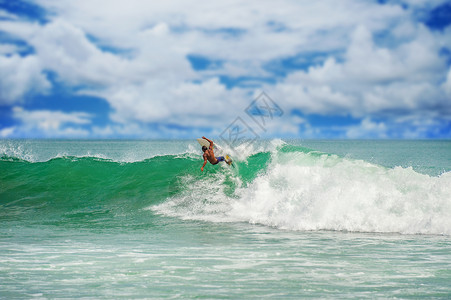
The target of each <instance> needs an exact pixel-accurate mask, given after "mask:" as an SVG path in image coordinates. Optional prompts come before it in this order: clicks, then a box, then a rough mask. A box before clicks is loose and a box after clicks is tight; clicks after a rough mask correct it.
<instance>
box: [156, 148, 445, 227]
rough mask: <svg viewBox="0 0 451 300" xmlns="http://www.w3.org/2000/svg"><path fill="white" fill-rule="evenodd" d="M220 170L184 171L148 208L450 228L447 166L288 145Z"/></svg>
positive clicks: (219, 217) (215, 217)
mask: <svg viewBox="0 0 451 300" xmlns="http://www.w3.org/2000/svg"><path fill="white" fill-rule="evenodd" d="M227 171H228V172H223V173H215V174H213V176H210V177H209V178H205V179H203V180H200V181H198V180H193V179H192V178H190V177H187V178H185V181H186V182H187V183H186V189H184V190H183V192H182V193H181V195H176V196H174V197H172V198H171V199H168V201H166V202H164V203H162V204H160V205H157V206H153V207H152V209H153V210H155V211H157V212H160V213H163V214H167V215H171V216H177V217H181V218H187V219H199V220H207V221H216V222H230V221H244V222H250V223H254V224H262V225H267V226H272V227H276V228H280V229H286V230H336V231H358V232H385V233H394V232H396V233H403V234H445V235H450V234H451V173H450V172H448V173H444V174H442V175H440V176H437V177H433V176H429V175H425V174H420V173H418V172H415V171H414V170H413V169H412V168H411V167H409V168H401V167H395V168H386V167H382V166H379V165H375V164H371V163H368V162H365V161H363V160H352V159H346V158H342V157H338V156H336V155H328V154H324V153H319V152H316V151H312V150H309V149H306V148H303V147H296V146H290V145H284V146H281V147H278V149H277V150H276V151H272V152H260V153H256V154H253V155H251V156H249V157H248V158H247V159H246V160H245V161H244V162H240V163H239V164H238V169H235V170H234V169H228V170H227ZM230 190H233V192H231V191H230Z"/></svg>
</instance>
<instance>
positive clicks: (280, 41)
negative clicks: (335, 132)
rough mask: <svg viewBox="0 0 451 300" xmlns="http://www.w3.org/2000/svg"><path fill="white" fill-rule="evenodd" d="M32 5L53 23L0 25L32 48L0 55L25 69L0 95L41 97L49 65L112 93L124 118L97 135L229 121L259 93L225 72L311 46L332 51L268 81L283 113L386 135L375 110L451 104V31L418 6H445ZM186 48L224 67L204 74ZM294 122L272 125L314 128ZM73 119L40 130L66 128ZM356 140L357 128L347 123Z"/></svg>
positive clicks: (255, 70) (250, 69)
mask: <svg viewBox="0 0 451 300" xmlns="http://www.w3.org/2000/svg"><path fill="white" fill-rule="evenodd" d="M35 2H36V3H38V4H40V5H42V6H43V7H44V8H45V9H47V10H49V11H50V12H51V13H50V14H49V15H48V18H49V22H48V23H47V24H44V25H40V24H37V23H30V22H24V21H18V20H13V18H9V20H6V21H5V20H3V21H0V26H1V27H2V30H4V31H6V32H9V33H10V34H12V35H15V36H17V37H20V38H22V39H24V40H25V41H27V42H28V43H29V44H30V45H31V46H32V47H33V48H34V49H35V52H36V53H35V54H33V55H32V56H28V57H25V58H22V57H19V56H10V57H7V56H3V57H0V67H1V66H2V65H4V66H7V67H6V68H1V69H0V72H3V70H6V72H8V74H9V72H11V71H12V67H11V66H17V65H18V66H22V69H20V68H19V72H17V73H18V74H22V75H20V76H16V77H14V76H9V75H7V74H3V73H2V77H1V78H0V83H1V84H2V93H4V95H5V96H4V97H2V100H1V101H4V102H5V103H6V104H14V103H19V102H20V99H22V98H23V97H24V95H26V94H27V93H28V92H30V91H36V92H38V93H42V92H45V91H46V90H48V89H49V88H50V83H49V82H48V80H47V79H46V78H45V76H44V75H43V73H42V70H51V71H54V72H56V73H57V74H58V80H61V81H62V82H63V83H65V84H69V85H72V86H77V87H81V90H79V93H80V94H88V95H95V96H99V97H101V98H104V99H106V100H107V101H108V102H109V104H110V105H111V107H112V108H113V109H114V112H113V113H112V114H111V118H112V120H113V121H114V122H116V123H118V124H115V125H111V126H106V127H103V128H100V127H96V128H95V130H94V131H96V133H97V134H98V135H109V134H111V132H118V133H120V132H122V133H123V134H125V133H126V132H141V133H142V134H144V131H145V126H141V125H140V124H154V123H159V124H161V125H163V126H168V127H167V128H169V127H170V126H169V125H177V126H181V127H193V126H194V127H202V126H211V127H214V128H216V129H217V128H224V126H226V125H227V124H228V123H229V122H231V121H232V120H233V119H234V118H235V117H236V116H237V115H238V114H239V113H242V111H243V110H244V108H245V107H246V106H247V105H248V104H249V103H250V102H251V101H252V100H253V99H252V96H251V94H252V91H253V89H254V88H253V87H252V86H249V87H244V86H241V87H235V88H233V89H227V88H226V87H225V85H224V84H222V83H221V81H220V80H219V78H220V76H227V77H240V76H241V77H245V78H246V77H247V78H251V79H252V78H259V77H271V76H272V77H276V76H275V75H274V74H271V72H269V71H268V70H267V69H265V67H264V66H265V64H267V63H268V62H271V61H273V60H276V61H278V60H282V59H284V58H287V57H294V56H300V57H302V55H303V54H305V55H306V56H308V55H310V54H312V53H322V55H323V56H326V57H328V58H327V59H326V60H325V61H324V62H322V63H320V64H319V65H315V66H311V67H310V68H309V69H308V70H305V71H297V72H292V73H291V74H289V75H288V76H287V77H286V78H282V77H278V78H277V84H275V85H274V84H267V85H265V86H264V89H265V90H267V91H268V92H269V93H270V94H271V95H272V96H274V97H275V98H277V99H279V100H278V101H279V102H278V104H280V105H281V106H282V107H283V108H284V110H286V111H287V112H288V111H290V110H292V109H299V110H301V111H303V112H304V113H306V114H309V113H315V114H321V115H352V116H355V117H358V118H364V120H366V121H365V122H362V124H360V125H359V126H360V127H361V129H362V130H363V131H365V130H366V131H367V132H376V131H377V132H378V134H379V135H380V136H383V132H384V130H385V129H386V128H385V129H384V128H381V127H380V124H377V125H375V123H374V122H372V121H371V120H372V119H371V117H372V116H377V115H384V114H390V112H395V113H396V112H398V113H399V112H401V113H402V114H407V115H408V114H418V111H420V110H423V109H434V108H433V107H434V106H436V107H437V106H439V105H441V106H443V105H445V106H446V105H447V106H448V107H449V104H447V103H446V101H445V100H444V99H446V98H444V95H445V91H446V92H447V93H448V94H447V95H448V99H449V95H450V93H451V92H450V91H451V83H450V82H451V79H450V77H451V75H450V74H451V71H449V73H448V77H446V74H447V72H448V70H447V67H446V62H445V60H444V58H442V57H440V56H439V55H438V51H439V50H440V48H441V47H444V46H446V45H448V46H449V45H451V38H449V37H447V36H446V33H432V32H430V31H429V30H428V29H427V28H426V27H424V26H423V25H421V24H419V23H418V22H417V21H415V19H414V14H415V9H417V8H421V7H424V6H427V5H438V4H440V3H443V2H442V1H435V2H434V3H433V4H427V1H422V0H421V1H420V0H412V1H408V2H409V4H410V5H413V6H414V7H413V8H408V9H403V8H402V6H401V5H400V4H401V1H389V3H388V4H385V5H379V4H378V3H376V1H374V2H372V1H355V0H344V1H339V2H337V1H332V0H330V1H321V2H318V1H281V2H277V3H276V2H261V1H247V2H245V3H244V2H242V1H237V0H236V1H225V2H208V3H205V2H202V3H200V2H196V1H166V2H161V1H160V2H148V1H147V2H143V1H139V0H130V1H127V2H124V1H120V0H114V1H101V0H96V1H92V0H81V1H76V2H74V1H68V0H58V1H56V0H37V1H35ZM404 2H405V1H404ZM429 7H432V6H429ZM384 34H387V35H390V37H389V38H388V39H387V41H385V44H384V43H379V42H378V41H377V40H376V38H375V37H376V36H380V35H384ZM89 37H93V38H89ZM108 47H110V49H113V50H111V51H109V50H108V51H107V50H105V49H107V48H108ZM1 49H2V48H0V53H1V52H2V51H1ZM3 49H4V50H3V53H6V52H8V51H12V49H11V48H7V47H5V46H3ZM102 49H104V50H102ZM114 49H116V50H114ZM8 54H9V52H8ZM188 54H199V55H202V56H205V57H207V58H211V59H214V60H217V61H221V63H219V64H218V65H217V67H216V68H214V69H208V70H205V71H200V72H196V71H194V70H193V69H192V68H191V65H190V63H189V61H188V59H187V55H188ZM13 60H14V61H13ZM307 60H309V58H307ZM8 63H9V64H10V65H9V69H8ZM8 70H9V71H8ZM3 75H5V76H3ZM255 82H256V81H254V83H255ZM443 82H445V83H443ZM3 87H5V89H3ZM17 115H19V113H17ZM72 116H74V115H72ZM78 118H79V119H82V120H88V119H89V117H87V116H84V117H83V116H80V115H79V116H78ZM61 120H63V119H61ZM298 121H300V120H297V121H296V120H294V119H292V118H289V117H286V118H284V119H281V120H279V121H278V122H277V126H274V128H272V129H271V130H273V129H274V131H277V128H280V130H279V131H280V132H287V133H292V134H296V132H297V130H299V126H300V125H301V124H304V125H306V124H307V123H305V122H298ZM68 122H69V121H61V122H58V121H56V122H50V121H49V122H48V123H42V122H41V123H40V122H35V124H34V125H33V126H35V127H38V128H41V129H42V130H62V129H61V128H63V127H64V126H63V125H62V124H67V123H68ZM72 124H78V123H77V122H72ZM128 124H133V126H132V125H130V126H127V125H128ZM206 124H208V125H206ZM307 125H308V124H307ZM307 125H306V126H307ZM143 128H144V129H143ZM140 130H142V131H140ZM168 130H169V129H168ZM355 130H357V129H355ZM363 131H362V132H363ZM168 132H169V131H168ZM311 132H312V134H316V132H314V129H312V131H311ZM375 134H376V133H375ZM350 135H351V136H352V135H354V136H358V135H359V133H358V132H357V131H354V132H353V131H352V130H351V131H350Z"/></svg>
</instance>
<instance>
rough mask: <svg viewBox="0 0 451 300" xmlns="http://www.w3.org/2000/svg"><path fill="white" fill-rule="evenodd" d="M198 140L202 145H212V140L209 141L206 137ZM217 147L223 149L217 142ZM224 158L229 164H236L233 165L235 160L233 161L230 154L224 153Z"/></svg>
mask: <svg viewBox="0 0 451 300" xmlns="http://www.w3.org/2000/svg"><path fill="white" fill-rule="evenodd" d="M197 142H198V143H199V144H200V145H201V146H205V147H207V148H208V147H210V142H209V141H207V140H206V139H197ZM215 147H216V148H218V150H221V147H219V146H218V145H217V144H215ZM224 158H225V162H226V163H227V164H228V165H232V166H234V165H233V162H232V158H231V157H230V155H229V154H224Z"/></svg>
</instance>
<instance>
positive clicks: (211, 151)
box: [200, 136, 225, 171]
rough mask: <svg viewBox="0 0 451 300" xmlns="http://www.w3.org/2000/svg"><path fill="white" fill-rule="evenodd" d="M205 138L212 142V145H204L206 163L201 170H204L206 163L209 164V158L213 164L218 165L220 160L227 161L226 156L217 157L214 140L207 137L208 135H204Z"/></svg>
mask: <svg viewBox="0 0 451 300" xmlns="http://www.w3.org/2000/svg"><path fill="white" fill-rule="evenodd" d="M202 138H203V139H205V140H207V141H208V142H209V143H210V147H208V148H207V147H206V146H202V151H203V152H204V155H203V157H204V164H203V165H202V168H200V169H201V171H203V170H204V167H205V165H206V164H207V160H208V161H209V162H210V163H211V164H212V165H216V164H217V163H219V162H220V161H225V158H224V156H218V157H215V153H214V145H213V141H212V140H209V139H207V138H206V137H204V136H203V137H202Z"/></svg>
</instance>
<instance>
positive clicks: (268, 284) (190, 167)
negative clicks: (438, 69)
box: [0, 139, 451, 299]
mask: <svg viewBox="0 0 451 300" xmlns="http://www.w3.org/2000/svg"><path fill="white" fill-rule="evenodd" d="M224 148H225V150H224V151H227V152H229V153H232V157H233V159H234V166H233V167H232V166H230V167H229V166H227V165H226V164H219V165H216V166H212V165H210V164H208V165H207V166H206V167H205V170H204V172H201V170H200V167H201V166H202V163H203V160H202V155H201V154H202V153H201V150H200V147H199V145H198V144H197V142H196V141H195V140H194V141H188V140H172V141H167V140H161V141H74V140H67V141H66V140H60V141H58V140H1V141H0V298H2V299H19V298H20V299H22V298H37V299H41V298H52V299H53V298H80V297H85V298H108V299H112V298H114V299H117V298H221V299H223V298H226V299H243V298H252V299H260V298H293V299H299V298H307V297H310V298H334V299H335V298H350V297H354V298H424V297H431V298H450V297H451V141H391V140H384V141H367V140H362V141H360V140H359V141H342V140H325V141H317V140H279V139H276V140H262V141H257V142H255V143H253V144H250V145H245V146H243V147H241V148H240V147H238V148H234V149H230V148H227V147H224Z"/></svg>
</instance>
